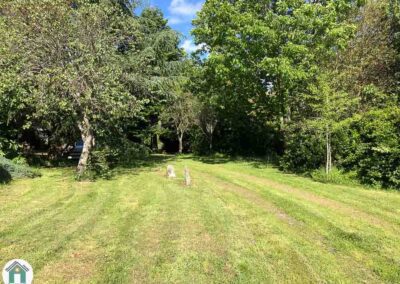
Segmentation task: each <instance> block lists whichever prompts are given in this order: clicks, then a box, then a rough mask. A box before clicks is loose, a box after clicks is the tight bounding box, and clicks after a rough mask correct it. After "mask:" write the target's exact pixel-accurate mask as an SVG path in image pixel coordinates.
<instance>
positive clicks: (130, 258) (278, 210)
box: [0, 156, 400, 283]
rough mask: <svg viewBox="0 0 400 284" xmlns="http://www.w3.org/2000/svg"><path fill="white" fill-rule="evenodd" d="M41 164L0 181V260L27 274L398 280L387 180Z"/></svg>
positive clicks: (393, 201)
mask: <svg viewBox="0 0 400 284" xmlns="http://www.w3.org/2000/svg"><path fill="white" fill-rule="evenodd" d="M167 164H172V165H174V166H175V168H176V170H177V174H178V179H176V180H167V179H166V178H165V176H164V175H165V169H166V165H167ZM185 165H187V166H188V167H189V169H190V170H191V175H192V179H193V183H194V184H193V186H192V187H191V188H185V187H184V186H183V180H182V179H179V178H182V176H183V168H184V166H185ZM42 173H43V176H42V177H41V178H37V179H32V180H29V179H27V180H18V181H14V182H12V183H11V184H10V185H6V186H0V266H1V267H3V266H4V264H5V263H6V262H7V261H8V260H10V259H13V258H22V259H25V260H27V261H28V262H30V264H31V265H32V266H33V269H34V273H35V280H34V282H35V283H271V282H278V283H310V282H341V283H358V282H368V283H380V282H386V283H400V193H398V192H390V191H379V190H370V189H363V188H351V187H346V186H336V185H326V184H321V183H316V182H313V181H311V180H309V179H306V178H302V177H298V176H294V175H287V174H283V173H281V172H279V171H278V170H277V169H275V168H273V167H269V166H266V165H263V164H260V163H256V162H244V161H227V160H224V159H220V160H211V159H210V160H207V159H206V160H203V161H201V160H197V159H193V158H191V157H182V158H179V159H178V158H177V159H173V158H167V157H164V156H158V157H153V159H152V161H150V162H149V163H147V165H144V166H142V167H140V168H135V169H123V170H120V171H119V172H118V173H117V174H116V175H115V176H114V178H113V179H111V180H99V181H96V182H76V181H74V179H73V174H74V172H73V170H72V169H46V170H42Z"/></svg>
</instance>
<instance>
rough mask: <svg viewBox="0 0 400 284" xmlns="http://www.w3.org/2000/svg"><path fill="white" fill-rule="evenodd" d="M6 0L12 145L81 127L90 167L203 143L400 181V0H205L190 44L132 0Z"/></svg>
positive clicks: (0, 54)
mask: <svg viewBox="0 0 400 284" xmlns="http://www.w3.org/2000/svg"><path fill="white" fill-rule="evenodd" d="M0 3H1V4H0V37H1V38H0V66H1V71H2V72H1V74H0V107H1V110H2V111H1V114H0V131H1V133H0V147H1V148H0V149H1V151H2V152H3V154H4V155H5V156H6V157H10V158H12V157H15V156H21V155H24V156H29V154H30V153H32V152H35V151H36V152H37V150H38V149H39V148H43V149H45V151H46V152H47V153H48V154H49V155H48V157H49V158H50V159H54V160H58V158H59V157H60V156H61V155H62V153H63V151H65V148H66V147H67V146H68V145H71V144H73V143H74V141H76V140H77V139H79V138H81V139H82V141H83V151H82V154H81V156H80V160H79V163H78V169H77V172H78V176H83V175H84V173H85V172H87V171H88V170H89V171H90V170H94V171H96V170H99V171H102V170H105V171H106V172H107V171H108V169H109V166H110V165H111V164H119V163H123V162H131V161H130V159H131V158H130V157H136V156H137V154H138V153H141V152H148V151H154V152H162V151H167V152H169V151H172V152H173V151H178V152H184V151H191V152H195V153H198V154H210V153H213V152H220V153H226V154H230V155H235V154H237V155H252V156H267V157H268V158H269V159H270V160H273V161H274V162H276V163H277V164H279V166H280V167H281V168H282V169H283V170H287V171H292V172H297V173H313V172H315V171H318V170H320V169H321V168H323V171H324V176H325V177H327V178H329V177H330V176H331V175H332V173H333V172H336V171H338V172H340V173H343V174H349V175H351V176H352V177H353V178H355V179H358V180H359V181H361V182H363V183H367V184H371V185H375V186H381V187H393V188H399V186H400V106H399V103H400V99H399V93H400V89H399V81H400V78H399V76H400V72H399V71H400V70H399V68H400V64H399V63H400V62H399V55H400V33H399V32H400V20H399V19H400V9H399V7H400V3H399V1H397V0H383V1H377V0H364V1H362V0H357V1H356V0H335V1H333V0H324V1H303V0H279V1H278V0H263V1H258V0H257V1H256V0H246V1H244V0H234V1H232V0H207V1H206V2H205V4H204V5H203V8H202V10H201V11H200V12H199V13H198V15H197V17H196V19H195V20H194V22H193V24H194V30H193V36H194V38H195V40H196V43H197V44H199V46H201V49H200V50H199V51H197V52H196V53H194V54H192V55H188V54H185V52H184V51H183V50H182V49H181V48H179V42H180V35H179V33H177V32H176V31H174V30H172V29H171V28H170V27H169V26H168V22H167V20H166V19H165V18H164V16H163V14H162V13H161V11H160V10H158V9H155V8H147V9H144V10H143V11H142V12H141V13H140V14H139V15H138V14H137V13H135V11H136V10H135V8H136V7H137V5H138V3H136V2H135V1H123V0H118V1H117V0H98V1H94V0H93V1H89V0H76V1H75V0H70V1H65V0H53V1H49V0H35V1H33V0H24V1H22V0H15V1H5V0H2V1H0ZM127 153H129V154H127ZM132 159H135V158H132Z"/></svg>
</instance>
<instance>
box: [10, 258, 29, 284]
mask: <svg viewBox="0 0 400 284" xmlns="http://www.w3.org/2000/svg"><path fill="white" fill-rule="evenodd" d="M6 271H7V272H8V283H9V284H26V273H27V272H28V271H29V268H28V267H26V266H25V265H22V264H20V263H19V262H18V261H14V262H13V263H11V265H9V266H8V267H7V268H6Z"/></svg>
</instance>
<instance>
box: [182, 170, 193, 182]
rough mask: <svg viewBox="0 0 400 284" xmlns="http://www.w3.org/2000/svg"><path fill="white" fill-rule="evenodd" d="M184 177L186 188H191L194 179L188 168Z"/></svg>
mask: <svg viewBox="0 0 400 284" xmlns="http://www.w3.org/2000/svg"><path fill="white" fill-rule="evenodd" d="M183 174H184V177H185V185H186V186H190V185H191V184H192V179H191V177H190V172H189V169H188V168H187V167H185V171H184V173H183Z"/></svg>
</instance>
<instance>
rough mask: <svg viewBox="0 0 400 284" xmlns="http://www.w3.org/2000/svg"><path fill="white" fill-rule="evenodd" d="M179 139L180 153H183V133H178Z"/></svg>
mask: <svg viewBox="0 0 400 284" xmlns="http://www.w3.org/2000/svg"><path fill="white" fill-rule="evenodd" d="M178 140H179V154H182V152H183V134H179V135H178Z"/></svg>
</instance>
